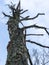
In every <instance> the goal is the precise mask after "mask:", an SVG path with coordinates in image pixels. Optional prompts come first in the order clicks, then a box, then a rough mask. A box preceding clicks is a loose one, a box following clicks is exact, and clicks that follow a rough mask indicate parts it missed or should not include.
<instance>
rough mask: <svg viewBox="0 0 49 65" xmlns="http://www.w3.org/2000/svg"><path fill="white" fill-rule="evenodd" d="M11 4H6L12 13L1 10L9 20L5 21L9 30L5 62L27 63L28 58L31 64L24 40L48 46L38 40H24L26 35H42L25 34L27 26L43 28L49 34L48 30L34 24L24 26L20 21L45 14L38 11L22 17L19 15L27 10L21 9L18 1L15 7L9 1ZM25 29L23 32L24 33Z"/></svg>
mask: <svg viewBox="0 0 49 65" xmlns="http://www.w3.org/2000/svg"><path fill="white" fill-rule="evenodd" d="M11 4H12V5H8V6H9V8H10V9H11V12H12V15H7V14H5V13H4V12H3V14H4V16H6V17H9V20H8V22H7V25H8V31H9V37H10V41H9V44H8V46H7V51H8V55H7V62H6V65H9V64H10V65H28V61H27V60H28V59H29V61H30V64H31V65H33V64H32V61H31V58H30V54H29V52H28V49H27V47H26V42H30V43H34V44H36V45H39V46H41V47H45V48H49V47H48V46H44V45H42V44H40V43H38V42H35V41H31V40H26V36H30V35H36V36H43V34H26V30H27V29H29V28H37V29H43V30H45V31H46V33H47V34H48V35H49V32H48V31H47V28H46V27H42V26H38V25H36V24H34V25H30V26H24V24H23V23H22V21H26V20H34V19H36V18H37V17H38V16H39V15H45V14H44V13H38V14H37V15H36V16H35V17H33V18H30V17H29V16H26V17H23V16H21V15H22V14H23V13H25V12H26V11H28V10H25V11H23V9H21V8H20V1H19V3H18V5H17V7H15V4H14V5H13V3H11ZM19 23H21V24H22V26H23V27H22V28H20V27H19ZM24 31H25V33H24Z"/></svg>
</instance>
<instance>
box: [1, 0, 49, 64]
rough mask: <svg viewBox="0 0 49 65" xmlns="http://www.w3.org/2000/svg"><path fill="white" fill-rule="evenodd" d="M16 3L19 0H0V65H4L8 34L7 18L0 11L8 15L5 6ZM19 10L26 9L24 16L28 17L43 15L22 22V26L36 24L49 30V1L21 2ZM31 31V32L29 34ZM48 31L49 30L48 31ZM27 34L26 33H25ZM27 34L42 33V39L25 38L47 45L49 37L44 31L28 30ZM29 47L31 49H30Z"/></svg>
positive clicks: (28, 0)
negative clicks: (43, 14)
mask: <svg viewBox="0 0 49 65" xmlns="http://www.w3.org/2000/svg"><path fill="white" fill-rule="evenodd" d="M11 1H12V2H14V3H15V4H17V3H18V1H19V0H0V65H5V63H6V57H7V49H6V47H7V44H8V41H9V34H8V30H7V25H6V22H7V21H8V18H5V17H4V16H3V14H2V11H4V12H6V13H9V12H8V11H9V9H8V7H7V6H6V4H10V2H11ZM21 8H23V9H28V12H27V13H26V14H24V15H25V16H26V15H30V17H33V16H35V15H36V14H37V13H45V16H39V17H38V18H37V19H35V20H33V21H24V22H23V24H24V25H25V26H26V25H32V24H34V23H36V24H37V25H41V26H45V27H47V28H49V0H21ZM30 31H31V32H30ZM48 31H49V30H48ZM27 33H28V32H27ZM29 33H44V34H45V35H44V36H43V37H34V36H33V37H27V39H30V40H34V41H36V42H37V41H38V42H40V43H44V44H45V45H46V44H47V45H49V44H48V42H49V36H48V35H47V34H46V32H45V31H44V30H35V29H30V30H29ZM27 47H28V48H29V49H30V50H31V49H32V48H33V46H32V45H30V44H28V45H27ZM30 47H31V48H30Z"/></svg>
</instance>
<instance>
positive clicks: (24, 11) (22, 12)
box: [20, 10, 28, 14]
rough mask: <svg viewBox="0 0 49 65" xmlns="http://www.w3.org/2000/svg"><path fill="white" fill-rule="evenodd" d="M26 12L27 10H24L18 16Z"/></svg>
mask: <svg viewBox="0 0 49 65" xmlns="http://www.w3.org/2000/svg"><path fill="white" fill-rule="evenodd" d="M26 11H28V10H24V11H23V12H22V13H20V14H23V13H25V12H26Z"/></svg>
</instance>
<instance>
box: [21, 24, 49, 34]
mask: <svg viewBox="0 0 49 65" xmlns="http://www.w3.org/2000/svg"><path fill="white" fill-rule="evenodd" d="M28 28H39V29H43V30H45V31H46V33H47V34H48V35H49V32H48V31H47V28H46V27H42V26H38V25H36V24H34V25H31V26H26V27H23V28H22V29H23V30H25V29H28Z"/></svg>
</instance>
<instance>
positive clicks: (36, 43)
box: [26, 40, 49, 48]
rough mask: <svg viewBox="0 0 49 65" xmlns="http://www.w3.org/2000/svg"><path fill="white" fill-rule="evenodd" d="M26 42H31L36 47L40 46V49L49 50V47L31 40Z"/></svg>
mask: <svg viewBox="0 0 49 65" xmlns="http://www.w3.org/2000/svg"><path fill="white" fill-rule="evenodd" d="M26 42H30V43H33V44H36V45H38V46H40V47H44V48H49V46H45V45H42V44H40V43H37V42H34V41H31V40H26Z"/></svg>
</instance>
